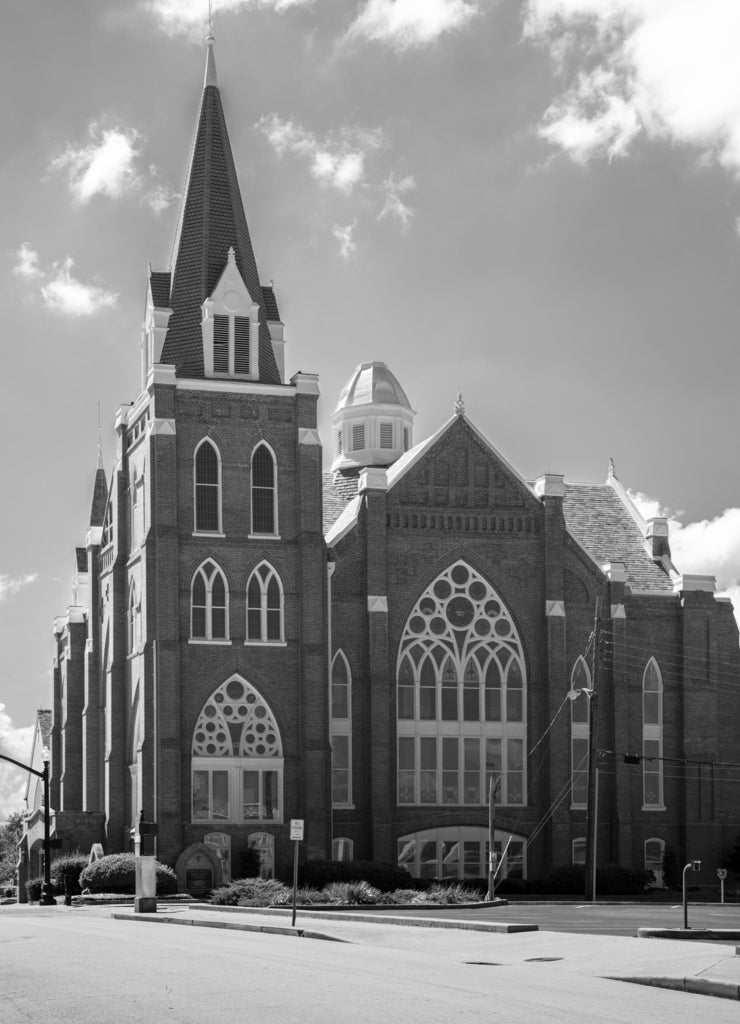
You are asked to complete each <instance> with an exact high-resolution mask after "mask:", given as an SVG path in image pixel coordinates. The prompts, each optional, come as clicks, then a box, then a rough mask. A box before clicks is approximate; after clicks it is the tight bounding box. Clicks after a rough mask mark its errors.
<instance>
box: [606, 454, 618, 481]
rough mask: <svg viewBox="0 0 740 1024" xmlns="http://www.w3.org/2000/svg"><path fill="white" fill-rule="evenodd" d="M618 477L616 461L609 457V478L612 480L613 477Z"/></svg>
mask: <svg viewBox="0 0 740 1024" xmlns="http://www.w3.org/2000/svg"><path fill="white" fill-rule="evenodd" d="M616 475H617V471H616V469H615V466H614V459H613V458H612V457H611V456H609V472H608V474H607V476H608V478H609V479H611V477H614V476H616Z"/></svg>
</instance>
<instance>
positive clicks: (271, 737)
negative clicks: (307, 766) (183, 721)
mask: <svg viewBox="0 0 740 1024" xmlns="http://www.w3.org/2000/svg"><path fill="white" fill-rule="evenodd" d="M192 771H193V821H195V822H199V821H203V822H208V821H220V822H226V821H229V822H234V823H239V822H251V823H254V822H259V821H272V822H279V821H282V813H283V812H282V793H283V751H282V743H281V740H280V732H279V730H278V727H277V722H276V721H275V717H274V715H273V713H272V711H271V710H270V707H269V705H268V704H267V702H266V701H265V699H264V698H263V697H262V696H260V694H259V693H258V692H257V691H256V690H255V689H254V687H253V686H251V685H250V684H249V683H248V682H246V680H244V679H242V678H241V676H233V677H232V678H231V679H229V680H228V681H227V682H225V683H224V684H223V685H222V686H220V687H219V688H218V689H217V690H216V692H215V693H214V694H213V695H212V696H211V698H210V699H209V700H208V701H207V703H206V704H205V706H204V708H203V710H202V711H201V713H200V716H199V718H198V721H197V723H196V726H195V731H194V733H193V748H192Z"/></svg>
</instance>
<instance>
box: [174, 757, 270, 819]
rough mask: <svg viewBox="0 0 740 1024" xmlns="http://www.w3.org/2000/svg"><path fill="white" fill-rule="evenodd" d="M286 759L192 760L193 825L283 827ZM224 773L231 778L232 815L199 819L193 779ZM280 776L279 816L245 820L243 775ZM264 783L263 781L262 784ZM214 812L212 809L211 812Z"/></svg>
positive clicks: (216, 758) (212, 758) (194, 758)
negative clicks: (203, 775)
mask: <svg viewBox="0 0 740 1024" xmlns="http://www.w3.org/2000/svg"><path fill="white" fill-rule="evenodd" d="M284 767H285V759H284V758H282V757H200V756H193V757H191V758H190V821H191V824H193V825H214V824H218V823H221V824H224V825H226V824H231V825H242V826H244V825H281V824H282V823H283V819H284V813H285V811H284V808H283V803H284V791H283V771H284ZM199 771H200V772H209V773H210V772H213V771H224V772H227V774H228V787H229V814H228V817H226V818H214V817H213V815H212V814H211V817H208V818H196V817H195V813H194V808H193V778H194V775H195V772H199ZM245 771H257V772H265V771H271V772H277V790H278V797H279V801H280V802H279V807H278V810H279V813H278V814H277V815H276V816H275V817H273V818H244V817H242V816H241V814H240V810H241V809H243V804H244V794H243V789H242V785H243V776H242V772H245ZM260 781H261V780H260ZM211 811H212V809H211Z"/></svg>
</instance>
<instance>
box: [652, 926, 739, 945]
mask: <svg viewBox="0 0 740 1024" xmlns="http://www.w3.org/2000/svg"><path fill="white" fill-rule="evenodd" d="M637 937H638V939H683V940H684V941H690V940H691V939H700V940H701V939H704V940H706V939H712V940H714V941H715V942H727V944H728V945H731V944H732V943H733V942H737V941H738V939H740V929H737V928H638V929H637Z"/></svg>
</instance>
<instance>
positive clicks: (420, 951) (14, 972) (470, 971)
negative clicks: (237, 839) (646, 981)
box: [0, 907, 738, 1024]
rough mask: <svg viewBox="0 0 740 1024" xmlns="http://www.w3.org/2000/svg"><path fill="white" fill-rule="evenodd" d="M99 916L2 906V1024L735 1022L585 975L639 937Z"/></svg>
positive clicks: (716, 1007)
mask: <svg viewBox="0 0 740 1024" xmlns="http://www.w3.org/2000/svg"><path fill="white" fill-rule="evenodd" d="M109 914H110V911H103V910H101V909H97V908H96V909H92V910H91V909H87V908H79V909H77V908H64V907H55V908H48V909H47V908H40V907H31V908H0V991H1V993H2V994H1V998H0V1024H27V1022H28V1021H31V1020H33V1021H38V1020H47V1021H49V1022H52V1024H68V1022H69V1024H71V1022H74V1024H93V1022H94V1024H100V1021H101V1020H103V1021H105V1022H106V1024H140V1022H141V1024H144V1022H146V1024H151V1022H152V1021H160V1020H165V1021H167V1022H168V1024H191V1022H192V1024H195V1022H198V1024H202V1021H203V1020H204V1019H207V1020H232V1019H238V1020H244V1021H248V1022H250V1024H299V1022H301V1024H305V1022H309V1024H313V1022H316V1024H335V1022H336V1024H340V1022H341V1024H347V1022H350V1024H355V1022H356V1024H365V1022H368V1024H370V1022H372V1024H377V1022H378V1021H382V1022H383V1024H396V1022H398V1024H401V1022H403V1024H415V1022H419V1024H437V1022H442V1021H444V1022H449V1021H465V1022H466V1024H468V1022H470V1024H478V1022H486V1024H491V1022H492V1021H498V1020H501V1021H503V1020H506V1021H507V1024H508V1022H513V1024H519V1022H521V1024H524V1022H527V1024H531V1022H539V1021H543V1022H544V1021H546V1022H553V1024H560V1022H562V1024H566V1022H567V1024H580V1022H584V1024H585V1022H588V1024H592V1022H594V1021H602V1022H608V1024H634V1022H635V1021H643V1020H649V1021H651V1024H681V1022H683V1021H686V1022H689V1021H692V1022H693V1021H695V1020H697V1019H701V1021H702V1022H703V1024H719V1022H723V1024H724V1022H729V1021H733V1022H735V1024H736V1022H737V1020H738V1009H737V1003H733V1002H729V1001H726V1000H723V999H712V998H707V997H706V996H698V995H690V994H687V993H683V992H672V991H666V990H663V989H653V988H648V987H644V986H639V985H630V984H626V983H624V982H619V981H613V980H608V979H606V978H604V977H594V976H593V975H592V974H589V973H588V971H586V970H584V956H590V957H592V958H593V959H594V962H596V960H598V961H599V964H600V967H599V969H600V970H601V969H602V966H601V965H603V969H604V972H605V973H608V963H609V957H610V949H611V948H612V947H613V944H614V943H627V942H630V943H631V942H635V943H637V942H640V941H643V940H637V939H634V940H627V939H619V938H599V937H596V938H591V939H589V940H588V941H589V943H590V946H589V947H588V952H587V953H585V954H584V949H585V947H584V942H583V940H582V939H578V938H576V937H574V936H567V935H563V934H560V935H555V934H553V933H541V932H540V933H537V932H533V933H520V934H517V935H497V936H491V935H484V936H481V934H480V933H467V932H458V931H445V932H442V931H441V930H439V929H433V928H416V929H410V928H398V927H396V928H388V927H378V926H376V925H366V926H365V927H364V929H357V930H356V934H355V937H354V939H353V941H350V942H326V941H319V940H312V939H305V938H298V937H296V936H294V935H291V936H282V935H263V934H255V933H245V932H232V931H228V932H226V931H219V930H212V929H205V928H182V927H177V926H175V925H171V924H156V925H152V924H148V923H146V922H143V921H140V922H137V921H127V922H121V921H115V920H112V919H111V918H110V916H109ZM412 932H413V933H414V934H410V933H412ZM648 941H649V940H648ZM666 945H669V944H665V943H657V944H656V945H655V949H656V951H657V950H658V949H663V948H664V947H665V946H666ZM670 945H673V944H670ZM650 946H651V947H652V946H653V943H652V942H650Z"/></svg>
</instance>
